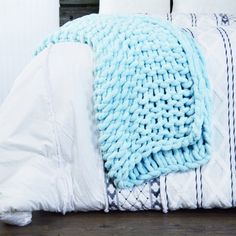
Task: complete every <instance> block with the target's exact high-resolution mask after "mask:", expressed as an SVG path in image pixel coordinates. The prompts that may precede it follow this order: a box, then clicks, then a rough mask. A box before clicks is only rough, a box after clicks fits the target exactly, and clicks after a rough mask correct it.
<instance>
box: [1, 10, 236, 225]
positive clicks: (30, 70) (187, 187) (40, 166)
mask: <svg viewBox="0 0 236 236" xmlns="http://www.w3.org/2000/svg"><path fill="white" fill-rule="evenodd" d="M154 17H158V18H160V19H164V20H167V21H171V22H173V24H175V25H177V26H180V27H182V28H183V29H184V30H185V31H186V32H188V33H189V34H190V35H191V36H192V37H193V38H194V39H195V40H196V41H197V42H198V43H199V45H200V48H201V50H202V51H203V53H204V56H205V60H206V65H207V70H208V74H209V79H210V82H211V88H212V98H213V107H212V109H213V111H212V113H213V120H212V133H213V143H212V145H213V152H212V157H211V160H210V162H209V163H208V164H206V165H205V166H203V167H200V168H197V169H195V170H192V171H189V172H186V173H175V174H169V175H167V176H161V177H160V178H157V179H153V180H152V181H149V182H146V183H144V184H142V185H140V186H137V187H134V188H130V189H118V188H116V187H115V185H114V184H113V182H112V181H111V180H110V179H109V178H108V177H107V176H106V174H105V172H104V167H103V161H102V158H101V155H100V152H99V148H98V140H97V133H96V127H95V124H94V117H93V114H92V101H91V97H92V82H93V74H92V68H93V63H94V60H93V52H92V50H91V49H90V48H89V47H88V46H86V45H84V44H79V43H60V44H56V45H53V46H51V47H49V48H48V49H46V50H44V51H43V52H42V53H41V54H39V55H38V56H37V57H35V58H34V59H33V60H32V62H31V63H30V64H29V65H28V66H27V67H26V69H25V70H24V71H23V73H22V74H21V75H20V76H19V77H18V79H17V80H16V82H15V84H14V87H13V89H12V90H11V93H10V94H9V95H8V97H7V99H6V100H5V102H4V104H3V105H2V106H1V110H0V129H1V133H0V153H1V159H0V173H1V174H0V199H1V200H0V213H1V219H2V220H3V221H5V222H7V223H11V224H17V225H26V224H28V223H30V222H31V218H32V211H36V210H44V211H53V212H62V213H66V212H71V211H92V210H104V211H106V212H109V211H116V210H119V211H141V210H157V211H163V212H165V213H167V212H168V211H173V210H178V209H181V208H184V209H187V208H188V209H196V208H231V207H235V204H236V162H235V154H236V153H235V152H236V134H235V85H234V78H235V76H236V71H235V68H236V59H235V58H234V55H235V52H236V41H235V38H236V22H235V19H236V16H235V15H233V14H221V13H216V14H205V15H204V14H196V13H191V14H178V13H173V14H169V13H167V14H160V15H158V16H154ZM62 55H63V56H62ZM75 88H76V90H75ZM78 94H79V99H78ZM72 101H73V104H74V105H75V106H74V105H73V106H72V105H71V104H72ZM74 119H76V120H77V122H75V121H74Z"/></svg>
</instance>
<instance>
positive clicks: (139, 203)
mask: <svg viewBox="0 0 236 236" xmlns="http://www.w3.org/2000/svg"><path fill="white" fill-rule="evenodd" d="M106 183H107V185H106V189H107V199H108V208H109V210H110V211H117V210H119V211H142V210H158V211H160V210H162V204H161V191H160V179H159V178H157V179H153V180H152V181H149V182H147V183H144V184H142V185H140V186H137V187H133V188H131V189H117V188H116V187H115V185H114V183H113V182H112V180H111V179H109V178H107V177H106Z"/></svg>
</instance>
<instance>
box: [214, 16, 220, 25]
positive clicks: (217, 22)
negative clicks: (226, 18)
mask: <svg viewBox="0 0 236 236" xmlns="http://www.w3.org/2000/svg"><path fill="white" fill-rule="evenodd" d="M214 16H215V18H216V26H218V25H219V20H218V16H217V15H216V14H214Z"/></svg>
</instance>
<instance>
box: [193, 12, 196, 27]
mask: <svg viewBox="0 0 236 236" xmlns="http://www.w3.org/2000/svg"><path fill="white" fill-rule="evenodd" d="M193 15H194V18H195V27H197V15H196V14H195V13H194V14H193Z"/></svg>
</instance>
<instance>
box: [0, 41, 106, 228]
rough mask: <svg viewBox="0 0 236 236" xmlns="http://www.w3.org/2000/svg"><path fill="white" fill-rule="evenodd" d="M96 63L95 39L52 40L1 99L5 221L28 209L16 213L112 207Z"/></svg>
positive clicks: (0, 184)
mask: <svg viewBox="0 0 236 236" xmlns="http://www.w3.org/2000/svg"><path fill="white" fill-rule="evenodd" d="M92 67H93V57H92V52H91V49H90V48H89V47H88V46H86V45H82V44H69V43H64V44H58V45H56V46H53V47H51V48H49V49H47V50H45V51H44V52H42V53H41V54H40V55H39V56H38V57H36V58H34V60H33V61H32V63H31V64H30V65H29V66H28V67H27V68H26V69H25V71H24V72H23V73H22V74H21V75H20V76H19V78H18V79H17V80H16V82H15V85H14V88H13V89H12V91H11V93H10V95H9V96H8V97H7V99H6V101H5V102H4V104H3V105H2V106H1V108H0V130H1V132H0V213H1V215H2V216H1V219H3V220H4V219H7V220H6V222H8V223H9V222H12V223H13V224H18V225H21V224H24V222H26V223H27V222H28V223H29V222H30V221H29V220H27V219H29V215H28V214H27V215H25V214H22V221H21V223H19V222H20V221H19V215H15V216H16V218H15V220H14V215H13V214H11V212H16V211H20V212H22V211H24V212H31V211H35V210H45V211H55V212H62V213H65V212H70V211H79V210H80V211H87V210H101V209H104V208H105V202H106V201H105V195H104V188H105V187H104V172H103V164H102V160H101V158H100V155H99V150H98V148H97V143H96V135H95V130H94V129H93V127H94V126H93V125H92V124H93V118H92V115H91V112H92V107H91V106H92V101H91V99H92V80H93V76H92ZM4 213H7V215H5V216H4ZM19 214H20V213H19ZM29 214H30V213H29ZM9 215H11V217H9ZM25 216H26V217H25Z"/></svg>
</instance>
